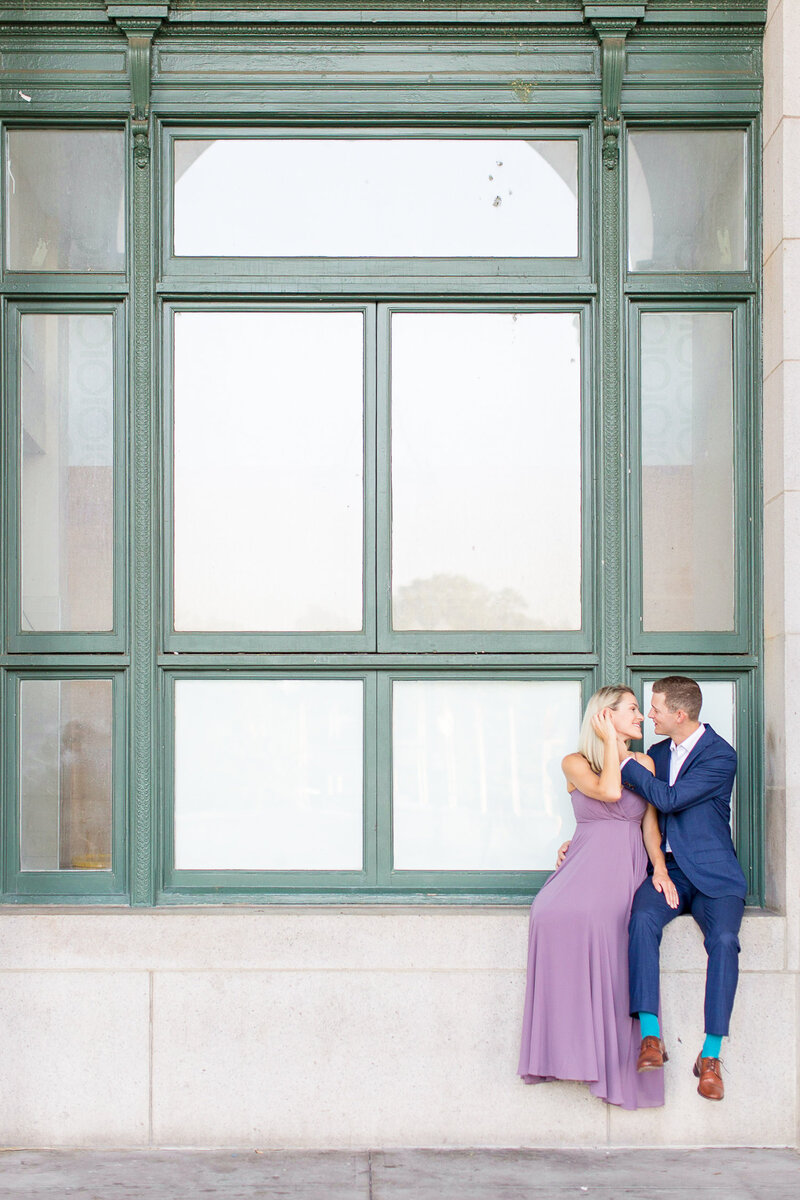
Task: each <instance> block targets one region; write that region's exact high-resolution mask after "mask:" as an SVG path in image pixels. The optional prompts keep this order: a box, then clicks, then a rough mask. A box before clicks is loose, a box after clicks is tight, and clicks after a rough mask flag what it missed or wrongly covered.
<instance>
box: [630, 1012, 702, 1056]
mask: <svg viewBox="0 0 800 1200" xmlns="http://www.w3.org/2000/svg"><path fill="white" fill-rule="evenodd" d="M639 1028H640V1029H641V1031H642V1037H643V1038H646V1037H661V1026H660V1025H659V1023H658V1017H657V1016H656V1014H655V1013H639ZM703 1053H704V1054H705V1051H703ZM714 1057H716V1055H715V1056H714Z"/></svg>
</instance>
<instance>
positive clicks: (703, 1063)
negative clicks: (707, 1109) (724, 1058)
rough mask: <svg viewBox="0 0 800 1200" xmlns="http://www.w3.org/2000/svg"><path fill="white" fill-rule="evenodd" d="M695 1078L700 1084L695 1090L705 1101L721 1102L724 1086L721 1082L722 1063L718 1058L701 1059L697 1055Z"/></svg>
mask: <svg viewBox="0 0 800 1200" xmlns="http://www.w3.org/2000/svg"><path fill="white" fill-rule="evenodd" d="M693 1070H694V1074H695V1078H696V1079H699V1080H700V1082H699V1083H698V1085H697V1090H698V1092H699V1093H700V1095H701V1096H704V1097H705V1099H706V1100H722V1099H723V1098H724V1096H725V1084H724V1083H723V1082H722V1062H721V1061H720V1059H718V1058H701V1056H700V1055H699V1054H698V1056H697V1062H696V1063H695V1064H694V1068H693Z"/></svg>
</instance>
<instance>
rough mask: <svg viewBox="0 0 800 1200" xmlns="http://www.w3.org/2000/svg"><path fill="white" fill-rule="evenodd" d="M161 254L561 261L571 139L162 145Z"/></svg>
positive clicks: (572, 166) (569, 250) (569, 204)
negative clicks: (167, 185)
mask: <svg viewBox="0 0 800 1200" xmlns="http://www.w3.org/2000/svg"><path fill="white" fill-rule="evenodd" d="M174 245H175V254H177V255H186V254H192V255H220V256H241V255H244V256H266V257H273V256H277V257H291V256H297V255H300V256H315V255H326V256H333V257H349V256H352V257H357V258H361V257H368V256H379V257H382V256H386V257H406V256H409V257H441V256H445V257H451V256H463V255H469V256H476V255H477V256H481V257H495V256H500V257H520V256H521V257H540V256H547V257H574V256H575V255H577V253H578V143H577V141H575V140H566V139H565V140H560V141H524V140H522V139H518V140H517V139H504V140H502V141H501V140H497V139H495V140H492V139H488V138H460V139H447V138H393V139H390V138H250V139H241V138H238V139H237V138H218V139H214V140H209V141H196V140H195V141H189V140H179V141H176V142H175V228H174Z"/></svg>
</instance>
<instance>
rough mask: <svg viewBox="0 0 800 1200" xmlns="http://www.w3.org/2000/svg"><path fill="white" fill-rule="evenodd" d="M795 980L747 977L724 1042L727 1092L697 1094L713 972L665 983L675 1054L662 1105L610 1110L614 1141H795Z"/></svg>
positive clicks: (667, 1032)
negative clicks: (715, 1096) (712, 1096)
mask: <svg viewBox="0 0 800 1200" xmlns="http://www.w3.org/2000/svg"><path fill="white" fill-rule="evenodd" d="M795 986H796V985H795V981H794V978H793V977H792V976H790V975H778V974H759V973H755V974H752V975H748V974H744V975H741V976H740V978H739V988H738V991H737V995H736V1003H735V1005H734V1012H733V1017H732V1020H731V1036H730V1038H727V1039H726V1040H725V1041H724V1042H723V1046H722V1055H723V1061H724V1064H725V1069H724V1071H723V1079H724V1082H725V1099H724V1101H723V1102H722V1103H721V1104H720V1103H714V1102H712V1101H709V1100H704V1099H703V1098H702V1096H699V1095H698V1094H697V1080H696V1079H695V1078H694V1076H693V1074H692V1066H693V1064H694V1062H695V1059H696V1058H697V1055H698V1053H699V1051H700V1048H701V1047H702V1044H703V994H704V988H705V976H704V974H702V973H694V972H693V973H686V974H682V975H672V976H669V975H668V976H666V977H665V978H664V979H663V982H662V992H663V1009H664V1037H665V1040H666V1043H667V1050H668V1053H669V1062H668V1063H667V1065H666V1067H665V1068H664V1070H665V1077H664V1084H665V1103H664V1107H663V1108H662V1109H643V1110H641V1111H639V1112H623V1111H620V1110H619V1109H611V1110H610V1118H611V1119H610V1142H611V1145H612V1146H670V1145H672V1146H791V1145H794V1142H795V1135H796V1128H795V1106H796V1101H797V1048H796V1037H797V1033H796V1024H795V1012H796V1001H795Z"/></svg>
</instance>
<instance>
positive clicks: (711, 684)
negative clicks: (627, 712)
mask: <svg viewBox="0 0 800 1200" xmlns="http://www.w3.org/2000/svg"><path fill="white" fill-rule="evenodd" d="M643 686H644V697H643V701H642V712H644V713H648V712H649V711H650V705H651V704H652V696H653V680H652V679H647V680H645V682H644V685H643ZM700 690H701V692H702V693H703V707H702V709H701V711H700V720H701V721H703V722H704V723H706V722H707V723H708V724H709V725H710V726H711V727H712V729H713V730H714V731H715V733H718V734H719V736H720V737H723V738H725V741H726V742H730V744H731V745H732V746H734V747H735V746H736V684H735V683H734V682H733V680H732V679H705V680H701V681H700ZM656 741H661V738H657V737H656V735H655V734H654V733H653V722H652V721H650V720H645V723H644V747H645V750H647V749H648V748H649V747H650V746H652V744H653V742H656Z"/></svg>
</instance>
